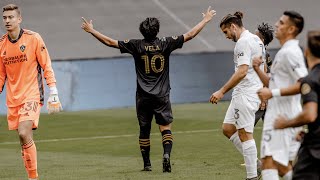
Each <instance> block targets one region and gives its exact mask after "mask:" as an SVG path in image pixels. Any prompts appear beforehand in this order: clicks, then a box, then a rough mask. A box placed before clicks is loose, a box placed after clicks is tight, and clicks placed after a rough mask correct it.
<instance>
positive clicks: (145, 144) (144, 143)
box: [139, 138, 151, 166]
mask: <svg viewBox="0 0 320 180" xmlns="http://www.w3.org/2000/svg"><path fill="white" fill-rule="evenodd" d="M139 145H140V151H141V155H142V158H143V164H144V166H151V163H150V139H149V138H148V139H141V138H139Z"/></svg>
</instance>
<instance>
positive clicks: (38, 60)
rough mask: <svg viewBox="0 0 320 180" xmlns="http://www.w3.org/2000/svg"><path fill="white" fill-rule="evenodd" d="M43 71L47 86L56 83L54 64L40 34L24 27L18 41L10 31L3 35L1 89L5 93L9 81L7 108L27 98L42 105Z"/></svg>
mask: <svg viewBox="0 0 320 180" xmlns="http://www.w3.org/2000/svg"><path fill="white" fill-rule="evenodd" d="M42 71H43V73H44V77H45V79H46V82H47V84H48V86H50V87H51V86H55V83H56V79H55V77H54V72H53V69H52V67H51V59H50V57H49V53H48V51H47V48H46V46H45V44H44V42H43V40H42V38H41V36H40V35H39V34H38V33H36V32H32V31H30V30H26V29H21V31H20V34H19V37H18V39H17V40H11V39H10V37H9V36H8V34H5V35H3V36H2V38H1V39H0V87H1V89H0V91H1V92H2V90H3V87H4V84H5V83H6V82H7V84H6V91H7V106H8V107H16V106H19V105H21V104H23V103H25V102H28V101H36V102H39V103H42V104H43V100H44V86H43V79H42ZM1 92H0V93H1Z"/></svg>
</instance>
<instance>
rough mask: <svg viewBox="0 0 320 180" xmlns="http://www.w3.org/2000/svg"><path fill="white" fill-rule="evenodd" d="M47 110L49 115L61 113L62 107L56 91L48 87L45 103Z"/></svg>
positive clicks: (54, 88)
mask: <svg viewBox="0 0 320 180" xmlns="http://www.w3.org/2000/svg"><path fill="white" fill-rule="evenodd" d="M47 110H48V113H49V114H53V113H58V112H60V111H62V106H61V103H60V100H59V97H58V89H57V88H56V87H55V86H54V87H50V95H49V99H48V101H47Z"/></svg>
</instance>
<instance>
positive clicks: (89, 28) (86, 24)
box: [81, 17, 93, 33]
mask: <svg viewBox="0 0 320 180" xmlns="http://www.w3.org/2000/svg"><path fill="white" fill-rule="evenodd" d="M82 20H83V22H82V25H81V28H82V29H83V30H85V31H86V32H88V33H91V32H92V30H93V24H92V20H90V21H89V22H88V21H87V20H86V19H85V18H84V17H82Z"/></svg>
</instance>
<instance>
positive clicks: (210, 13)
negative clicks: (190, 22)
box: [183, 6, 216, 42]
mask: <svg viewBox="0 0 320 180" xmlns="http://www.w3.org/2000/svg"><path fill="white" fill-rule="evenodd" d="M202 15H203V19H202V21H200V22H199V23H198V24H197V25H196V26H194V27H193V28H192V29H191V30H190V31H189V32H187V33H185V34H183V37H184V42H187V41H189V40H191V39H192V38H194V37H195V36H196V35H197V34H198V33H199V32H200V31H201V30H202V29H203V28H204V26H205V25H206V24H207V23H208V22H210V21H211V19H212V17H213V16H215V15H216V11H215V10H211V6H209V7H208V9H207V12H206V13H202Z"/></svg>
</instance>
